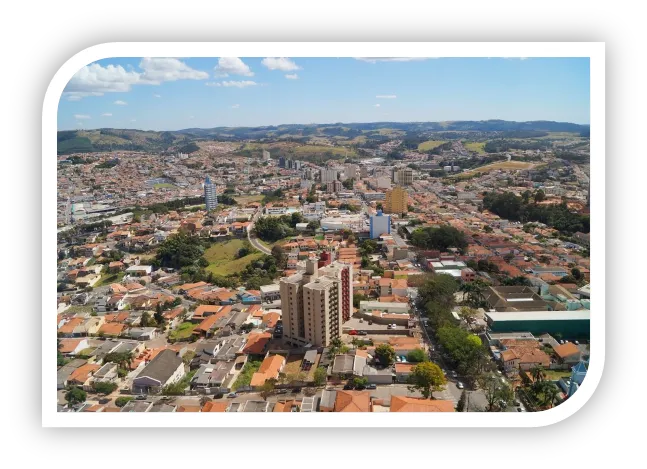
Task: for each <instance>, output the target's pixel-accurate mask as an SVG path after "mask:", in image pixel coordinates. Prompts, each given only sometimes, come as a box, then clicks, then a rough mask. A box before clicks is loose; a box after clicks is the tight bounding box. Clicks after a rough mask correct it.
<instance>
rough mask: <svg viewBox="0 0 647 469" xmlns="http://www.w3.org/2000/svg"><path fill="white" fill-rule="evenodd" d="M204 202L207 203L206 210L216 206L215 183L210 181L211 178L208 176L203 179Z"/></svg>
mask: <svg viewBox="0 0 647 469" xmlns="http://www.w3.org/2000/svg"><path fill="white" fill-rule="evenodd" d="M204 202H205V204H206V205H207V212H210V211H212V210H215V209H216V207H217V206H218V195H217V194H216V185H215V184H213V183H212V182H211V178H210V177H209V176H207V178H206V179H205V180H204Z"/></svg>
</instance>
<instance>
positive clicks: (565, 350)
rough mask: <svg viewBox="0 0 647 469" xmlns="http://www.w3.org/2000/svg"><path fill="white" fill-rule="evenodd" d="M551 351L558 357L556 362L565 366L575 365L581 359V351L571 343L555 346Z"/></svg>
mask: <svg viewBox="0 0 647 469" xmlns="http://www.w3.org/2000/svg"><path fill="white" fill-rule="evenodd" d="M553 350H554V351H555V355H557V357H558V358H557V359H558V361H559V362H560V363H563V364H566V365H571V366H573V365H576V364H578V363H579V362H580V360H581V358H582V351H581V350H580V348H579V347H578V346H577V345H575V344H574V343H573V342H566V343H564V344H562V345H557V346H556V347H553Z"/></svg>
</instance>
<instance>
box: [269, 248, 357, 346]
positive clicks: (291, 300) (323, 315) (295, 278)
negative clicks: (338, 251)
mask: <svg viewBox="0 0 647 469" xmlns="http://www.w3.org/2000/svg"><path fill="white" fill-rule="evenodd" d="M352 269H353V268H352V266H350V265H346V264H341V263H337V262H335V263H333V264H330V265H327V266H325V267H322V268H318V265H317V261H316V260H308V261H307V262H306V270H305V272H299V273H296V274H294V275H292V276H290V277H285V278H282V279H281V284H280V291H281V309H282V320H283V339H284V341H285V342H286V343H287V344H289V345H292V346H296V347H301V346H304V345H307V344H311V345H314V346H323V347H325V346H328V345H329V344H330V342H331V341H332V340H333V339H335V338H337V337H339V336H340V335H341V325H342V323H343V321H344V320H348V319H350V315H351V312H352V307H353V288H352V277H353V272H352Z"/></svg>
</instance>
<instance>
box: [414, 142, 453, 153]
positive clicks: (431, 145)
mask: <svg viewBox="0 0 647 469" xmlns="http://www.w3.org/2000/svg"><path fill="white" fill-rule="evenodd" d="M443 143H447V141H445V140H427V141H426V142H422V143H421V144H420V145H418V150H420V151H427V150H431V149H432V148H436V147H439V146H441V145H442V144H443Z"/></svg>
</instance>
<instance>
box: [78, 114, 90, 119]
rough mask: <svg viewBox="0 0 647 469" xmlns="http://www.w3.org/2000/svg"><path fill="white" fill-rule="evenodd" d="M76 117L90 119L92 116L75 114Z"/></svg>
mask: <svg viewBox="0 0 647 469" xmlns="http://www.w3.org/2000/svg"><path fill="white" fill-rule="evenodd" d="M74 118H75V119H89V118H90V116H88V115H87V114H74Z"/></svg>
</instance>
